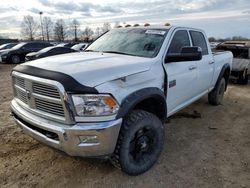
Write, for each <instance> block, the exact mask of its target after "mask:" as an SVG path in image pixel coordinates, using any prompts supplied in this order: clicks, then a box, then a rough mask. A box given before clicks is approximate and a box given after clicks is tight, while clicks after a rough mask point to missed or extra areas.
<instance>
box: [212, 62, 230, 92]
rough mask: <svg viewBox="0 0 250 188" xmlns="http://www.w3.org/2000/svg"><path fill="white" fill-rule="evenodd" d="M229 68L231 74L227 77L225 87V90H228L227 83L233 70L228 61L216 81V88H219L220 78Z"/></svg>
mask: <svg viewBox="0 0 250 188" xmlns="http://www.w3.org/2000/svg"><path fill="white" fill-rule="evenodd" d="M228 69H229V75H228V77H227V78H225V81H226V88H225V91H226V90H227V85H228V82H229V76H230V72H231V68H230V65H229V63H226V64H225V65H223V67H222V68H221V71H220V74H219V77H218V79H217V81H216V84H215V87H214V88H217V87H218V85H219V82H220V80H221V79H222V77H223V76H224V74H225V72H226V71H227V70H228Z"/></svg>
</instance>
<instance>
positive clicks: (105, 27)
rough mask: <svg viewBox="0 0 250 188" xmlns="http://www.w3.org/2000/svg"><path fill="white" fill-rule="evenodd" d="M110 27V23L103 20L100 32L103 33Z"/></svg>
mask: <svg viewBox="0 0 250 188" xmlns="http://www.w3.org/2000/svg"><path fill="white" fill-rule="evenodd" d="M110 29H111V25H110V23H108V22H105V23H104V24H103V26H102V32H103V33H105V32H107V31H109V30H110Z"/></svg>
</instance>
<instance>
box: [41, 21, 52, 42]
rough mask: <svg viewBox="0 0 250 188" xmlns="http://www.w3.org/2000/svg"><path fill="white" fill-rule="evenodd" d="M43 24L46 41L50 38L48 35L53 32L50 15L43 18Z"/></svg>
mask: <svg viewBox="0 0 250 188" xmlns="http://www.w3.org/2000/svg"><path fill="white" fill-rule="evenodd" d="M43 26H44V34H45V36H46V38H47V41H49V40H50V36H51V35H52V32H53V22H52V21H51V19H50V17H47V16H46V17H44V18H43Z"/></svg>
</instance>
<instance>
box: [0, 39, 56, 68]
mask: <svg viewBox="0 0 250 188" xmlns="http://www.w3.org/2000/svg"><path fill="white" fill-rule="evenodd" d="M48 46H52V44H50V43H46V42H22V43H19V44H17V45H16V46H14V47H13V48H11V49H7V50H3V51H1V52H0V62H5V63H13V64H18V63H21V62H24V61H25V56H26V55H27V54H28V53H30V52H37V51H39V50H41V49H43V48H46V47H48Z"/></svg>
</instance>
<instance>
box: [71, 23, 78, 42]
mask: <svg viewBox="0 0 250 188" xmlns="http://www.w3.org/2000/svg"><path fill="white" fill-rule="evenodd" d="M79 27H80V23H79V22H78V21H77V20H76V19H74V20H73V21H72V29H73V33H74V37H75V41H77V40H78V38H77V35H78V32H79V31H80V30H79Z"/></svg>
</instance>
